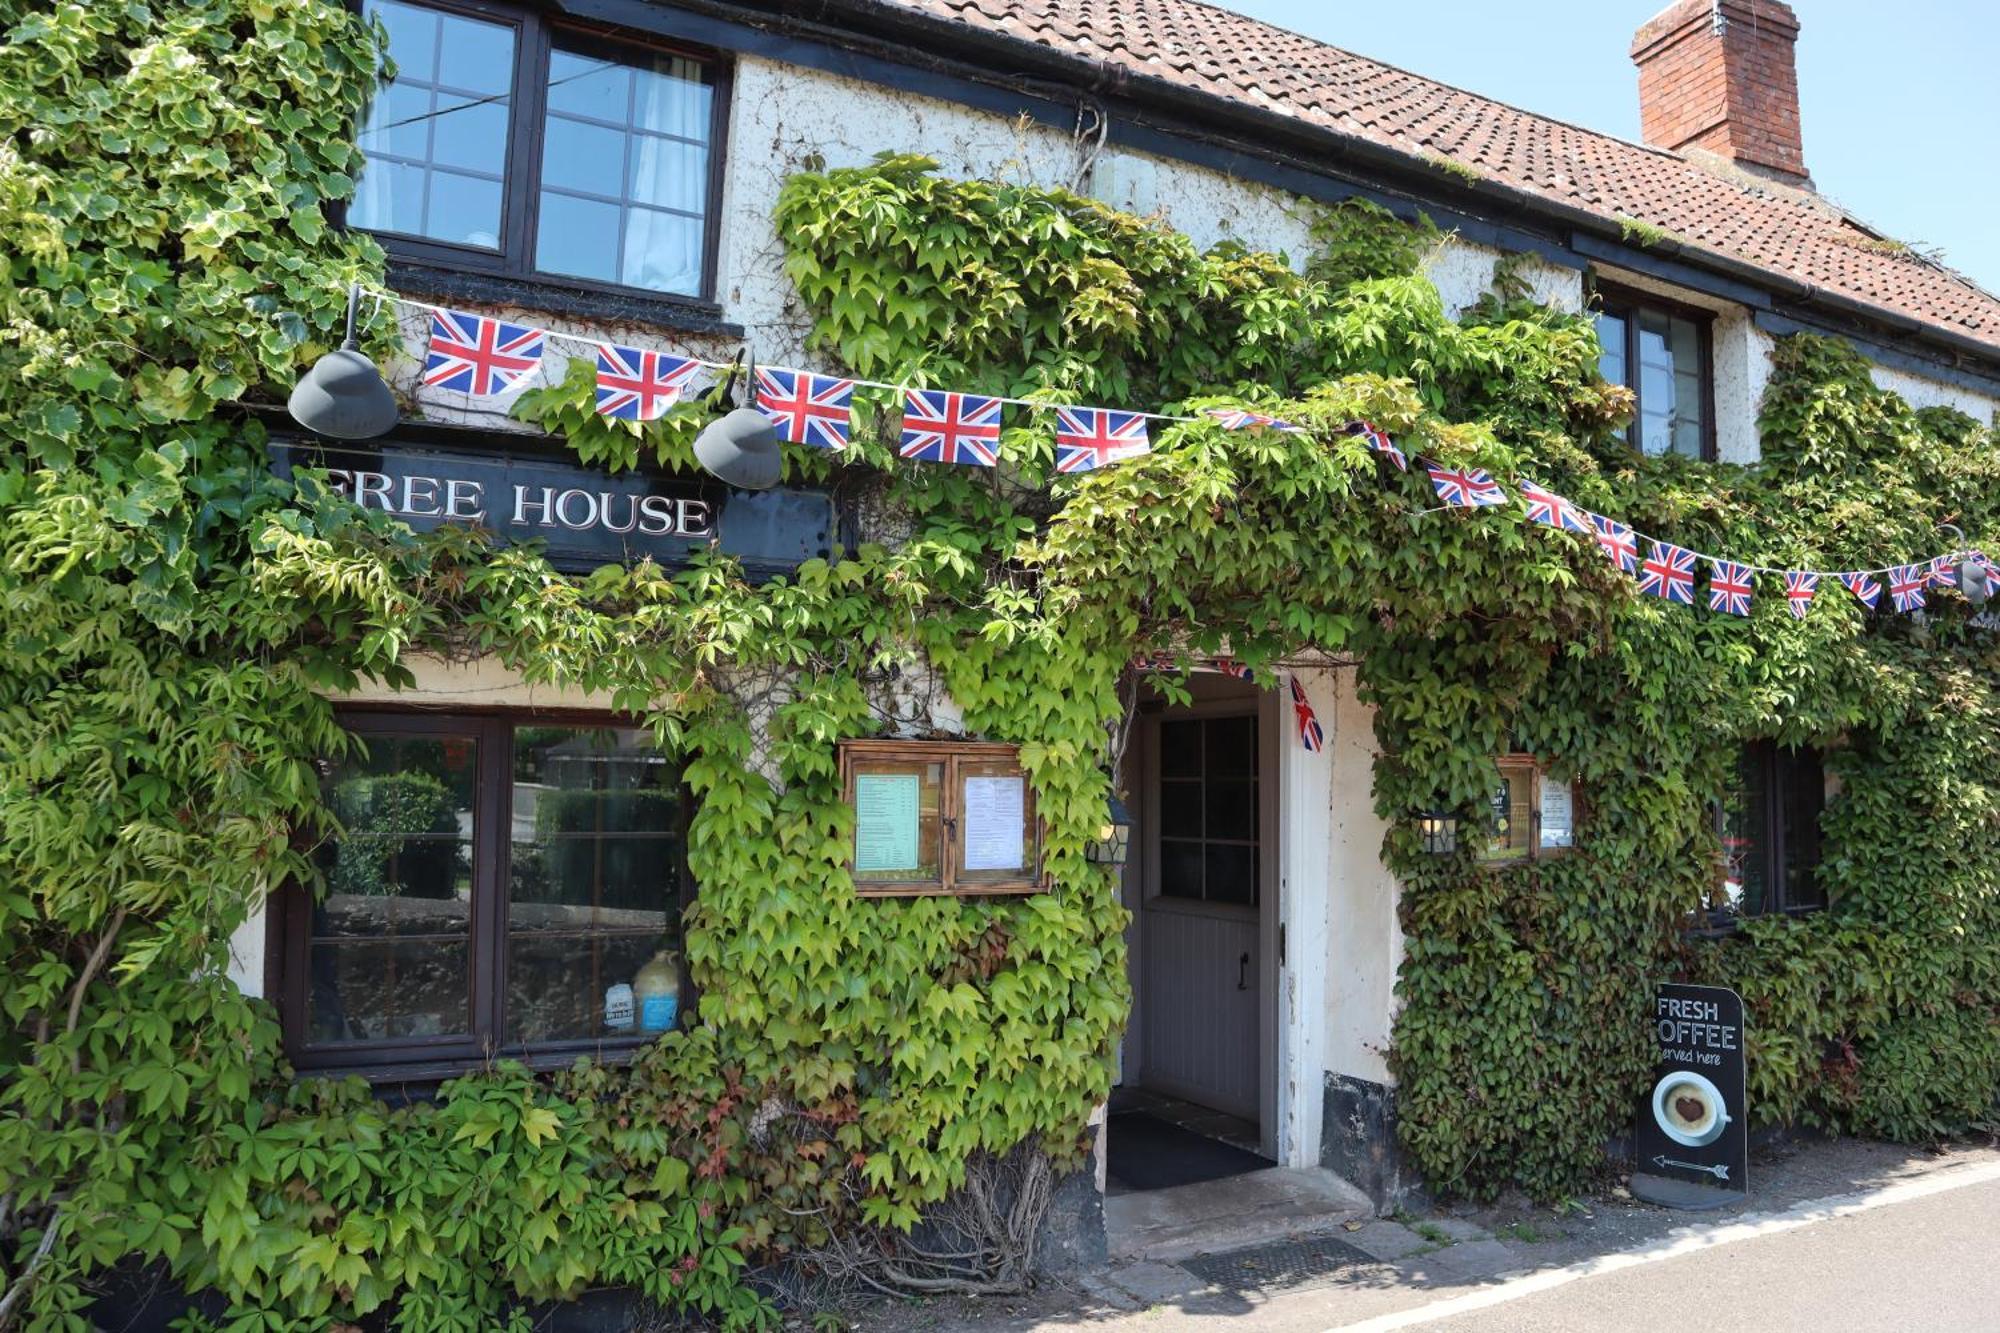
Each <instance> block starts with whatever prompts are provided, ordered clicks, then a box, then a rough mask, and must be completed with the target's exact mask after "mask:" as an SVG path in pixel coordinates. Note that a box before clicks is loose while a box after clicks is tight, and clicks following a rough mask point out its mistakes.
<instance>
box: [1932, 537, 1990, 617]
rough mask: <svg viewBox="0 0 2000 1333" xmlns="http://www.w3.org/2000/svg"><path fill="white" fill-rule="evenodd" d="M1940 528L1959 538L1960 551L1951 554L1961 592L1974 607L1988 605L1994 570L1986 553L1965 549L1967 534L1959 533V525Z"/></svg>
mask: <svg viewBox="0 0 2000 1333" xmlns="http://www.w3.org/2000/svg"><path fill="white" fill-rule="evenodd" d="M1938 526H1939V527H1940V528H1942V529H1944V530H1945V531H1946V532H1949V533H1950V534H1951V535H1952V536H1953V537H1955V538H1957V539H1958V542H1959V549H1958V550H1956V551H1953V552H1952V553H1951V559H1952V562H1953V564H1954V565H1955V566H1956V571H1955V572H1956V573H1957V575H1958V590H1959V592H1961V593H1963V594H1964V595H1965V600H1966V601H1968V602H1970V603H1972V604H1973V605H1974V606H1984V605H1986V603H1987V601H1988V599H1990V598H1991V597H1992V596H1993V569H1992V566H1990V565H1988V564H1987V563H1986V555H1985V553H1984V552H1982V551H1968V550H1966V549H1964V547H1965V534H1964V533H1963V532H1961V531H1959V528H1958V525H1957V524H1955V523H1940V524H1938Z"/></svg>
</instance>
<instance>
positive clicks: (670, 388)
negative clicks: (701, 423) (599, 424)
mask: <svg viewBox="0 0 2000 1333" xmlns="http://www.w3.org/2000/svg"><path fill="white" fill-rule="evenodd" d="M700 369H701V362H699V361H697V360H695V359H694V358H693V357H689V356H668V355H667V354H666V353H665V352H648V351H643V350H641V349H640V348H637V347H620V346H618V345H617V344H616V343H599V344H598V347H597V414H598V415H599V416H601V417H613V418H616V419H617V420H619V421H653V420H656V419H657V418H659V417H661V416H663V415H665V413H666V410H667V409H668V408H670V407H672V406H673V405H674V404H675V403H677V402H679V401H680V397H681V391H682V390H683V389H685V388H687V384H688V381H689V380H691V379H693V378H694V373H695V372H696V371H697V370H700Z"/></svg>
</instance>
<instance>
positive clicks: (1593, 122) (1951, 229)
mask: <svg viewBox="0 0 2000 1333" xmlns="http://www.w3.org/2000/svg"><path fill="white" fill-rule="evenodd" d="M1220 3H1222V4H1224V5H1225V6H1226V7H1228V8H1230V9H1234V10H1237V11H1238V12H1240V13H1244V14H1249V15H1251V16H1253V17H1255V18H1260V19H1264V20H1266V21H1268V22H1271V23H1276V24H1278V25H1280V26H1282V27H1286V28H1290V29H1292V30H1293V31H1295V32H1302V33H1306V34H1308V35H1309V36H1313V37H1317V38H1319V39H1321V40H1322V41H1327V42H1331V43H1333V44H1334V45H1335V46H1340V47H1344V48H1346V49H1347V50H1350V51H1353V52H1355V53H1357V54H1359V55H1364V56H1369V57H1372V58H1374V59H1376V60H1385V61H1387V62H1389V63H1390V64H1392V65H1400V66H1402V67H1403V68H1405V69H1408V70H1411V71H1413V72H1415V73H1418V74H1422V75H1424V76H1426V77H1427V78H1433V79H1438V80H1440V81H1442V82H1444V83H1450V84H1455V85H1457V86H1458V87H1461V88H1468V89H1471V90H1472V91H1473V92H1477V93H1482V94H1484V95H1485V96H1488V97H1492V98H1497V99H1498V100H1500V101H1503V102H1509V103H1512V104H1513V105H1515V106H1519V107H1524V108H1526V109H1528V110H1530V111H1536V112H1540V113H1541V114H1543V115H1546V116H1555V117H1557V118H1559V119H1562V120H1567V121H1571V122H1574V123H1576V124H1579V125H1586V126H1589V127H1590V128H1591V129H1595V130H1603V131H1604V132H1605V133H1607V134H1615V135H1618V136H1620V137H1621V138H1626V139H1637V138H1638V137H1639V92H1638V76H1637V74H1636V73H1635V72H1634V70H1633V67H1632V62H1631V59H1630V57H1629V56H1628V55H1627V54H1626V52H1627V51H1628V50H1629V49H1630V46H1631V41H1632V34H1633V33H1634V32H1635V31H1637V30H1638V28H1639V25H1640V24H1642V23H1644V22H1645V21H1646V20H1647V19H1649V18H1651V17H1652V16H1653V15H1654V14H1656V13H1658V12H1659V11H1660V10H1661V9H1662V8H1664V7H1665V5H1666V0H1397V2H1396V3H1383V2H1382V0H1371V2H1370V3H1357V2H1356V0H1220ZM1791 4H1792V8H1793V10H1794V11H1795V12H1796V13H1797V14H1798V16H1799V45H1798V64H1799V103H1800V119H1801V126H1802V133H1803V134H1804V136H1805V152H1806V169H1807V170H1808V171H1810V172H1811V173H1812V177H1813V183H1814V184H1815V185H1817V186H1818V187H1819V189H1820V191H1821V193H1823V194H1825V195H1826V196H1827V197H1828V198H1830V199H1833V200H1835V201H1836V202H1838V203H1839V204H1841V205H1842V206H1843V207H1845V208H1847V209H1848V210H1849V211H1850V212H1852V213H1853V214H1854V215H1855V216H1857V217H1859V218H1860V219H1862V220H1863V221H1864V222H1867V223H1868V224H1869V225H1871V226H1874V227H1877V228H1879V229H1880V230H1882V231H1883V232H1885V233H1887V234H1888V235H1890V236H1893V237H1896V238H1897V239H1898V240H1902V241H1907V242H1910V243H1911V244H1916V245H1922V246H1926V247H1936V248H1939V249H1942V250H1943V251H1944V259H1945V262H1946V263H1948V264H1950V265H1951V266H1952V267H1954V268H1956V269H1958V270H1959V271H1960V272H1962V273H1964V274H1966V275H1967V276H1968V277H1971V278H1972V279H1974V280H1975V281H1977V282H1979V283H1980V284H1981V285H1983V286H1984V287H1985V288H1986V289H1987V290H1988V291H1992V292H2000V152H1996V150H1995V148H1994V138H1993V136H1994V133H1995V131H1996V129H2000V3H1995V0H1896V3H1893V4H1891V3H1884V2H1883V0H1791Z"/></svg>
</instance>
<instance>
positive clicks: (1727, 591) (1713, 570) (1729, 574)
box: [1708, 559, 1751, 616]
mask: <svg viewBox="0 0 2000 1333" xmlns="http://www.w3.org/2000/svg"><path fill="white" fill-rule="evenodd" d="M1750 586H1751V574H1750V566H1748V565H1739V564H1737V563H1736V562H1735V561H1734V560H1715V559H1711V560H1710V561H1709V562H1708V609H1709V610H1711V611H1722V612H1726V613H1727V614H1729V615H1732V616H1747V615H1749V614H1750Z"/></svg>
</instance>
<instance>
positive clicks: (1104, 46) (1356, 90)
mask: <svg viewBox="0 0 2000 1333" xmlns="http://www.w3.org/2000/svg"><path fill="white" fill-rule="evenodd" d="M889 3H891V4H893V5H894V6H896V7H898V8H902V9H906V10H912V11H916V12H919V13H923V14H928V15H930V16H932V17H934V18H940V19H947V20H957V21H961V22H965V23H970V24H974V25H977V26H978V27H980V28H982V29H984V30H986V31H988V32H997V33H1001V34H1005V35H1008V36H1011V37H1014V38H1017V39H1020V40H1023V41H1027V42H1032V43H1035V44H1037V45H1040V46H1042V47H1046V48H1050V49H1052V50H1055V51H1058V52H1062V53H1066V54H1068V55H1071V56H1074V57H1079V58H1082V59H1085V60H1090V61H1093V62H1103V63H1105V64H1108V65H1110V66H1112V67H1114V68H1118V69H1121V70H1123V71H1125V72H1127V73H1129V74H1131V75H1134V76H1141V77H1152V78H1157V79H1162V80H1166V81H1168V82H1170V83H1173V84H1177V85H1180V86H1181V87H1183V88H1186V89H1189V90H1192V91H1195V92H1198V93H1204V94H1208V95H1212V96H1214V97H1218V98H1222V99H1225V100H1227V101H1230V102H1236V103H1240V104H1243V105H1246V106H1251V107H1256V108H1259V109H1262V110H1264V111H1268V112H1276V113H1278V114H1281V115H1286V116H1291V117H1295V118H1297V119H1298V120H1299V121H1301V122H1303V123H1306V124H1310V125H1313V126H1318V127H1320V128H1323V129H1327V130H1332V131H1334V132H1337V133H1340V134H1344V135H1350V136H1354V137H1357V138H1361V139H1365V140H1369V141H1372V142H1374V143H1376V144H1378V145H1381V146H1384V147H1388V148H1391V149H1395V150H1398V151H1400V152H1403V153H1406V154H1408V155H1410V156H1411V157H1413V158H1417V159H1426V158H1428V159H1433V160H1435V159H1438V158H1444V159H1449V160H1450V161H1451V162H1453V163H1457V164H1460V165H1462V166H1465V167H1470V168H1472V169H1473V170H1474V171H1476V172H1478V173H1479V174H1480V175H1482V176H1485V177H1488V178H1490V179H1492V180H1494V181H1496V182H1499V183H1501V184H1504V185H1508V186H1511V187H1513V188H1515V189H1517V190H1521V191H1526V192H1528V193H1530V194H1533V195H1538V196H1541V197H1543V198H1545V199H1548V200H1551V201H1554V202H1556V203H1559V204H1564V205H1568V206H1570V207H1573V208H1580V209H1584V210H1586V211H1588V212H1590V213H1594V214H1597V215H1599V216H1600V217H1603V218H1605V219H1607V220H1612V221H1619V222H1624V221H1636V222H1638V223H1640V224H1642V226H1644V227H1650V228H1664V229H1665V230H1666V231H1667V232H1669V233H1671V234H1672V235H1673V236H1674V237H1675V238H1676V239H1678V240H1679V241H1680V242H1682V243H1683V244H1685V245H1689V246H1693V247H1696V248H1699V249H1707V250H1712V251H1716V252H1719V253H1720V254H1722V255H1725V256H1729V257H1731V258H1734V259H1736V260H1738V261H1740V262H1742V263H1747V264H1750V265H1753V266H1755V267H1757V268H1759V269H1763V270H1766V271H1770V272H1775V273H1778V274H1782V275H1784V276H1786V277H1789V278H1792V279H1794V280H1796V281H1799V282H1805V283H1811V284H1812V285H1814V286H1815V287H1819V288H1824V289H1827V290H1829V291H1832V292H1835V293H1839V294H1840V295H1843V296H1846V297H1848V298H1850V299H1852V300H1855V301H1859V302H1862V303H1864V304H1866V305H1869V306H1872V307H1875V308H1876V309H1878V310H1881V311H1885V312H1889V313H1890V314H1891V315H1900V316H1904V317H1906V318H1909V319H1916V320H1919V321H1922V322H1923V323H1925V324H1929V325H1932V326H1934V327H1937V328H1939V329H1942V330H1947V331H1950V332H1952V333H1956V334H1958V335H1959V336H1961V337H1965V338H1970V339H1973V340H1975V341H1978V342H1980V343H1984V344H1986V345H1988V346H1990V347H1993V348H1994V349H1995V350H1996V351H2000V299H1996V298H1995V297H1993V296H1991V295H1989V294H1988V293H1986V292H1985V291H1982V290H1981V289H1980V288H1978V287H1977V286H1975V285H1973V284H1972V283H1971V282H1970V281H1968V280H1967V279H1965V278H1963V277H1961V276H1959V275H1958V274H1955V273H1952V272H1950V271H1949V270H1946V269H1944V268H1942V267H1940V266H1938V265H1936V264H1933V263H1931V262H1929V261H1927V260H1925V259H1923V258H1921V257H1919V256H1917V255H1915V254H1912V253H1909V252H1907V251H1903V252H1899V251H1898V249H1897V248H1896V247H1895V246H1894V244H1893V242H1885V241H1883V240H1882V239H1881V238H1880V237H1879V236H1878V234H1877V233H1875V232H1872V231H1870V230H1869V229H1867V228H1866V227H1864V226H1862V225H1860V224H1859V223H1857V222H1855V221H1854V220H1853V219H1851V218H1848V217H1846V216H1845V215H1844V214H1842V213H1841V212H1840V211H1839V210H1838V209H1836V208H1834V207H1833V206H1831V205H1829V204H1828V203H1826V202H1825V201H1824V200H1822V199H1819V198H1818V197H1816V196H1813V195H1811V194H1809V193H1807V192H1804V191H1800V190H1796V189H1790V188H1787V187H1784V186H1781V185H1776V184H1769V183H1765V182H1763V181H1760V180H1758V179H1757V178H1755V177H1750V176H1747V175H1745V174H1742V173H1739V172H1735V171H1733V170H1729V169H1726V168H1723V167H1720V166H1717V165H1703V164H1702V163H1700V162H1697V161H1695V160H1693V159H1691V158H1689V157H1685V156H1683V155H1681V154H1679V153H1673V152H1669V151H1667V150H1665V149H1660V148H1653V147H1649V146H1646V145H1643V144H1635V143H1629V142H1627V141H1626V140H1623V139H1619V138H1616V137H1614V136H1612V135H1608V134H1600V133H1597V132H1595V131H1592V130H1586V129H1582V128H1580V127H1578V126H1575V125H1569V124H1565V123H1564V122H1562V121H1559V120H1551V119H1549V118H1548V117H1546V116H1538V115H1535V114H1533V113H1532V112H1528V111H1523V110H1520V109H1519V108H1517V107H1511V106H1508V105H1506V104H1505V103H1502V102H1495V101H1492V100H1491V99H1489V98H1485V97H1480V96H1478V95H1476V94H1474V93H1469V92H1466V91H1464V90H1462V89H1459V88H1452V87H1449V86H1447V85H1445V84H1442V83H1437V82H1435V81H1433V80H1431V79H1426V78H1422V77H1420V76H1418V75H1415V74H1411V73H1409V72H1408V71H1406V70H1401V69H1397V68H1396V67H1395V66H1393V65H1385V64H1383V63H1381V62H1380V61H1376V60H1369V59H1366V58H1365V57H1362V56H1357V55H1354V54H1352V53H1350V52H1347V51H1343V50H1341V49H1339V48H1338V47H1334V46H1329V45H1327V44H1326V43H1324V42H1320V41H1315V40H1313V39H1312V38H1309V37H1302V36H1300V35H1299V34H1297V33H1293V32H1287V31H1286V30H1284V29H1283V28H1278V27H1274V26H1272V25H1271V24H1268V23H1261V22H1258V21H1257V20H1255V19H1251V18H1246V17H1244V16H1243V15H1241V14H1235V13H1231V12H1230V11H1228V10H1226V9H1220V8H1216V7H1214V6H1211V5H1207V4H1202V3H1199V0H889ZM1619 54H1622V53H1607V55H1606V58H1607V59H1612V58H1616V56H1617V55H1619Z"/></svg>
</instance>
